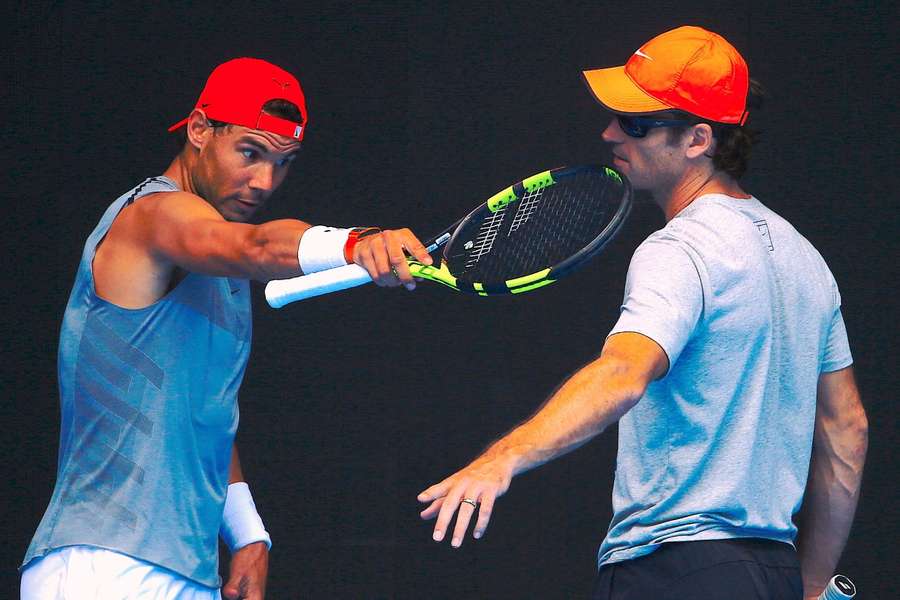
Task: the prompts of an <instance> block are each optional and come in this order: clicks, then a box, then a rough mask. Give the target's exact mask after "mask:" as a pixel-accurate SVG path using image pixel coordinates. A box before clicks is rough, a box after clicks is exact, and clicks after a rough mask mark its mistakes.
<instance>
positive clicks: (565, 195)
mask: <svg viewBox="0 0 900 600" xmlns="http://www.w3.org/2000/svg"><path fill="white" fill-rule="evenodd" d="M631 203H632V193H631V184H629V182H628V180H627V179H626V178H625V176H624V175H622V174H620V173H619V172H618V171H616V170H615V169H613V168H611V167H607V166H579V167H559V168H556V169H551V170H549V171H543V172H541V173H538V174H536V175H532V176H531V177H528V178H526V179H523V180H522V181H520V182H518V183H516V184H513V185H511V186H509V187H508V188H506V189H504V190H501V191H500V192H498V193H496V194H494V195H493V196H491V197H490V198H489V199H488V200H487V201H486V202H484V203H483V204H481V205H480V206H478V207H477V208H475V210H473V211H471V212H470V213H469V214H468V215H466V216H465V217H463V218H462V219H460V220H459V221H457V222H456V223H454V224H453V225H451V226H450V227H448V228H446V229H445V230H444V231H442V232H441V233H440V234H438V235H436V236H435V237H434V238H432V239H431V240H430V241H428V242H427V243H426V244H425V246H426V249H427V251H428V252H429V254H430V253H433V252H435V251H436V250H437V249H439V248H443V252H442V254H441V260H440V261H435V265H425V264H422V263H420V262H418V261H416V260H414V259H412V258H410V259H409V270H410V272H411V273H412V275H413V276H414V277H418V278H420V279H424V280H429V281H434V282H437V283H440V284H442V285H444V286H446V287H449V288H451V289H453V290H457V291H460V292H467V293H471V294H477V295H479V296H492V295H497V294H520V293H522V292H529V291H531V290H535V289H538V288H541V287H544V286H545V285H549V284H551V283H553V282H555V281H558V280H559V279H561V278H562V277H565V276H566V275H568V274H569V273H571V272H572V271H574V270H575V269H577V268H578V267H580V266H581V265H583V264H584V263H585V262H587V261H588V260H589V259H590V258H592V257H593V256H595V255H596V254H597V253H599V252H600V251H601V250H602V249H603V247H604V246H605V245H606V244H608V243H609V241H610V240H612V239H613V238H614V237H615V235H616V234H617V233H618V232H619V230H621V228H622V225H623V223H624V222H625V219H626V218H627V217H628V214H629V212H630V211H631ZM370 281H371V278H370V277H369V274H368V272H367V271H366V270H365V269H363V268H362V267H360V266H358V265H355V264H351V265H346V266H343V267H338V268H336V269H330V270H326V271H319V272H318V273H312V274H310V275H304V276H301V277H294V278H292V279H281V280H276V281H270V282H269V283H268V284H267V285H266V300H267V301H268V302H269V305H270V306H272V307H274V308H280V307H282V306H284V305H285V304H288V303H290V302H296V301H298V300H303V299H305V298H311V297H313V296H319V295H321V294H327V293H330V292H335V291H338V290H342V289H346V288H350V287H355V286H358V285H362V284H364V283H368V282H370Z"/></svg>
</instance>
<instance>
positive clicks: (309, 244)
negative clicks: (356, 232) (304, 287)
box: [297, 225, 353, 275]
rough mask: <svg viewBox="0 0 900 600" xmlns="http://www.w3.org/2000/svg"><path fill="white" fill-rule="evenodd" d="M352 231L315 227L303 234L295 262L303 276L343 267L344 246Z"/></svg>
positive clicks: (344, 261)
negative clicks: (296, 261)
mask: <svg viewBox="0 0 900 600" xmlns="http://www.w3.org/2000/svg"><path fill="white" fill-rule="evenodd" d="M351 231H353V230H352V229H340V228H337V227H327V226H325V225H315V226H314V227H310V228H309V229H307V230H306V231H304V232H303V236H301V238H300V246H299V247H298V248H297V260H299V261H300V270H302V271H303V274H304V275H309V274H310V273H315V272H317V271H325V270H327V269H334V268H335V267H343V266H344V265H346V264H347V261H346V259H345V258H344V246H345V245H346V244H347V238H348V237H349V236H350V232H351Z"/></svg>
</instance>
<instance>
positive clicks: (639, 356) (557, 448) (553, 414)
mask: <svg viewBox="0 0 900 600" xmlns="http://www.w3.org/2000/svg"><path fill="white" fill-rule="evenodd" d="M667 369H668V358H667V357H666V354H665V352H663V350H662V348H660V347H659V345H657V343H656V342H654V341H653V340H651V339H650V338H648V337H645V336H643V335H640V334H638V333H618V334H616V335H613V336H610V337H609V338H608V339H607V340H606V344H605V345H604V347H603V352H602V353H601V354H600V357H599V358H598V359H596V360H594V361H593V362H591V363H589V364H587V365H586V366H584V367H582V368H581V369H580V370H579V371H578V372H576V373H575V374H574V375H573V376H572V377H571V378H569V380H567V381H566V382H565V383H564V384H563V385H562V387H560V388H559V390H557V392H556V393H555V394H553V396H552V397H551V398H550V399H549V400H548V401H547V402H546V403H545V404H544V406H543V407H542V408H541V409H540V410H539V411H538V412H537V413H535V414H534V415H533V416H532V417H531V418H529V419H528V420H527V421H525V422H524V423H522V424H521V425H519V426H518V427H516V428H515V429H513V430H512V431H511V432H510V433H509V434H507V435H506V436H504V437H503V438H501V439H500V440H498V441H497V442H495V443H494V444H492V445H491V446H490V447H489V448H488V449H487V450H486V451H485V452H484V453H483V454H482V455H481V456H479V457H478V458H476V459H475V460H474V461H473V462H472V463H471V464H469V465H468V466H467V467H465V468H464V469H462V470H460V471H459V472H457V473H455V474H453V475H451V476H450V477H448V478H446V479H444V480H443V481H441V482H440V483H437V484H435V485H433V486H431V487H429V488H428V489H426V490H425V491H423V492H422V493H421V494H419V497H418V499H419V501H420V502H429V503H430V504H429V506H428V507H427V508H426V509H425V510H423V511H422V512H421V517H422V518H423V519H432V518H434V517H437V522H436V523H435V526H434V533H433V536H432V537H433V538H434V540H435V541H441V540H442V539H444V534H445V533H446V531H447V528H448V525H449V524H450V520H451V519H452V518H453V515H454V514H455V513H457V511H458V515H457V519H456V527H455V528H454V531H453V536H452V541H451V545H452V546H454V547H458V546H459V545H460V544H462V539H463V536H464V535H465V532H466V529H467V528H468V525H469V521H470V520H471V518H472V514H473V513H474V512H475V507H474V506H472V503H471V502H470V501H474V502H475V503H480V505H481V506H480V509H479V514H478V521H477V522H476V524H475V527H474V530H473V537H475V538H476V539H477V538H480V537H481V536H482V535H483V534H484V531H485V529H486V528H487V526H488V522H489V521H490V518H491V513H492V511H493V508H494V502H495V500H496V499H497V497H498V496H501V495H502V494H504V493H505V492H506V490H507V489H508V488H509V484H510V481H511V480H512V478H513V477H514V476H515V475H518V474H519V473H524V472H525V471H528V470H529V469H533V468H534V467H537V466H539V465H542V464H544V463H545V462H548V461H550V460H553V459H554V458H556V457H558V456H561V455H563V454H565V453H566V452H569V451H571V450H574V449H575V448H577V447H579V446H581V445H582V444H584V443H585V442H587V441H588V440H590V439H591V438H593V437H594V436H595V435H597V434H599V433H600V432H601V431H603V430H604V429H606V427H608V426H609V425H610V424H611V423H614V422H615V421H617V420H618V419H619V418H621V417H622V415H624V414H625V413H626V412H628V410H630V409H631V407H633V406H634V405H635V404H637V402H638V400H640V398H641V396H643V394H644V390H645V389H646V387H647V385H648V384H649V383H650V382H651V381H653V380H654V379H656V378H658V377H661V376H662V375H663V374H665V372H666V370H667Z"/></svg>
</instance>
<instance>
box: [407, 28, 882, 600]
mask: <svg viewBox="0 0 900 600" xmlns="http://www.w3.org/2000/svg"><path fill="white" fill-rule="evenodd" d="M584 76H585V79H586V81H587V84H588V86H589V88H590V89H591V91H592V93H593V94H594V96H595V97H596V98H597V100H599V102H600V103H601V104H602V105H603V106H604V107H605V108H606V109H607V110H608V111H609V112H611V113H612V114H613V118H612V120H611V122H610V124H609V126H608V127H607V128H606V130H605V131H604V132H603V139H604V140H606V141H607V142H609V143H610V144H612V154H613V157H614V162H615V165H616V166H617V167H618V169H619V170H620V171H621V172H623V173H625V174H626V175H627V176H628V177H629V178H630V180H631V182H632V184H633V186H634V188H635V189H639V190H645V191H647V192H649V193H650V195H651V196H652V197H653V200H654V201H655V202H656V203H657V204H658V205H659V206H660V208H661V209H662V210H663V212H664V213H665V217H666V221H667V224H666V226H665V227H664V228H663V229H661V230H659V231H657V232H655V233H653V234H652V235H650V236H649V237H648V238H647V240H645V241H644V242H643V243H642V244H641V245H640V247H639V248H638V249H637V250H636V251H635V254H634V256H633V258H632V261H631V264H630V266H629V270H628V277H627V281H626V284H625V298H624V302H623V304H622V309H621V314H620V317H619V320H618V322H617V323H616V325H615V326H614V327H613V329H612V331H611V332H610V334H609V335H608V337H607V338H606V342H605V344H604V346H603V350H602V353H601V355H600V357H599V358H598V359H597V360H595V361H593V362H591V363H589V364H588V365H586V366H584V367H583V368H581V369H580V370H579V371H577V372H576V373H575V374H574V375H572V377H571V378H570V379H569V380H568V381H566V382H565V383H564V384H563V385H562V386H561V387H560V388H559V390H558V391H557V392H556V393H554V395H553V396H552V397H551V398H550V399H549V400H548V401H547V402H546V404H545V405H544V406H543V407H542V408H541V409H540V410H539V411H538V412H537V413H536V414H535V415H534V416H532V417H531V418H530V419H528V420H526V421H525V422H524V423H522V424H521V425H519V426H518V427H516V428H515V429H513V431H512V432H510V433H509V434H507V435H506V436H504V437H503V438H501V439H500V440H498V441H497V442H495V443H494V444H492V445H491V446H490V447H489V448H488V449H487V450H486V451H485V452H484V453H483V454H482V455H481V456H479V457H478V458H476V459H475V460H474V461H473V462H472V463H471V464H469V465H468V466H467V467H465V468H464V469H462V470H460V471H459V472H457V473H455V474H453V475H451V476H450V477H448V478H446V479H444V480H443V481H441V482H440V483H437V484H435V485H433V486H431V487H429V488H428V489H426V490H424V491H423V492H422V493H421V494H420V495H419V501H421V502H425V503H429V505H428V506H427V508H425V510H423V511H422V513H421V516H422V517H423V518H434V517H437V521H436V524H435V527H434V532H433V537H434V539H435V540H436V541H441V540H442V539H443V538H444V537H445V534H446V532H447V531H448V530H449V529H450V527H451V520H452V518H453V516H454V514H456V524H455V526H454V527H453V531H452V535H451V545H452V546H454V547H457V546H459V545H460V544H461V543H462V539H463V536H464V534H465V532H466V530H467V528H468V525H469V523H470V521H471V519H472V517H473V515H474V513H475V512H476V511H477V512H478V517H477V521H476V523H475V525H474V529H473V537H475V538H479V537H481V536H482V535H483V534H484V531H485V528H486V527H487V525H488V521H489V519H490V516H491V513H492V510H493V508H494V503H495V500H496V498H497V497H498V496H500V495H502V494H503V493H505V492H506V490H507V489H508V487H509V485H510V481H511V479H512V477H513V476H514V475H517V474H519V473H522V472H524V471H527V470H529V469H531V468H534V467H536V466H538V465H541V464H543V463H545V462H547V461H549V460H552V459H553V458H556V457H557V456H560V455H562V454H564V453H566V452H568V451H570V450H572V449H574V448H577V447H578V446H580V445H581V444H583V443H585V442H587V441H588V440H590V439H591V438H592V437H593V436H595V435H597V434H599V433H600V432H601V431H603V430H604V429H605V428H606V427H608V426H609V425H610V424H612V423H614V422H616V421H618V423H619V452H618V459H617V468H616V477H615V484H614V490H613V509H614V516H613V520H612V523H611V524H610V527H609V531H608V534H607V536H606V538H605V539H604V541H603V543H602V545H601V547H600V550H599V553H598V567H599V574H598V577H597V580H596V582H595V588H594V597H595V598H597V599H610V598H611V599H623V600H624V599H648V598H654V599H664V598H679V599H684V598H697V599H700V598H702V599H706V600H708V599H713V598H715V599H718V598H731V599H734V600H745V599H747V600H749V599H754V600H756V599H759V600H762V599H771V598H779V599H789V598H794V599H798V600H799V599H800V598H815V597H816V596H817V595H818V594H819V593H820V592H822V590H823V589H824V587H825V585H826V584H827V582H828V580H829V578H830V577H831V574H832V572H833V569H834V568H835V565H836V563H837V560H838V558H839V556H840V553H841V550H842V548H843V545H844V542H845V541H846V538H847V535H848V533H849V529H850V524H851V521H852V518H853V513H854V511H855V507H856V502H857V499H858V495H859V485H860V478H861V473H862V466H863V462H864V457H865V450H866V444H867V421H866V416H865V413H864V411H863V408H862V404H861V402H860V398H859V393H858V391H857V388H856V384H855V382H854V377H853V370H852V368H851V366H850V365H851V364H852V358H851V355H850V348H849V344H848V341H847V334H846V330H845V327H844V322H843V318H842V316H841V310H840V294H839V293H838V289H837V285H836V283H835V281H834V278H833V277H832V275H831V272H830V271H829V269H828V267H827V266H826V264H825V262H824V261H823V260H822V257H821V256H820V255H819V253H818V252H817V251H816V250H815V249H814V248H813V247H812V246H811V245H810V244H809V242H808V241H807V240H806V239H804V238H803V237H802V236H801V235H800V234H799V233H797V231H796V230H795V229H794V228H793V227H792V226H791V225H790V224H789V223H787V222H786V221H785V220H784V219H782V218H781V217H779V216H778V215H777V214H775V213H774V212H772V211H771V210H770V209H768V208H766V207H765V206H764V205H763V204H762V203H761V202H760V201H759V200H757V199H756V198H754V197H753V196H751V195H749V194H747V193H746V192H745V191H744V190H743V189H742V188H741V186H740V184H739V183H738V179H739V178H740V176H741V175H742V174H743V172H744V170H745V169H746V166H747V159H748V157H749V150H750V146H751V145H752V143H753V135H752V134H751V133H750V132H748V131H747V130H746V129H745V126H744V124H745V123H746V121H747V118H748V104H749V107H750V108H753V107H754V105H758V103H757V102H754V100H755V98H754V97H755V95H756V94H755V88H756V86H755V84H754V85H753V86H751V81H750V79H749V76H748V69H747V65H746V63H745V62H744V59H743V58H742V57H741V56H740V54H739V53H738V52H737V50H735V49H734V48H733V47H732V46H731V45H730V44H729V43H728V42H727V41H726V40H725V39H723V38H722V37H720V36H718V35H716V34H714V33H711V32H709V31H706V30H704V29H701V28H699V27H680V28H678V29H674V30H672V31H669V32H666V33H664V34H662V35H659V36H657V37H656V38H654V39H653V40H651V41H649V42H648V43H647V44H645V45H643V46H641V47H640V48H639V49H638V50H637V51H635V53H634V54H633V55H632V56H631V58H629V60H628V62H627V63H626V64H625V65H624V66H622V67H615V68H609V69H598V70H591V71H586V72H585V73H584ZM748 100H749V101H750V102H748ZM801 504H802V505H803V513H804V514H803V527H802V529H801V530H800V532H799V539H797V538H798V531H797V528H796V526H795V525H794V523H793V521H792V517H793V516H794V515H795V514H796V513H797V512H798V511H799V510H800V508H801ZM795 541H796V542H797V546H798V547H799V553H798V552H797V551H796V550H795V546H794V544H795Z"/></svg>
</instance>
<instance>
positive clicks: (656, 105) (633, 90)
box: [582, 66, 672, 114]
mask: <svg viewBox="0 0 900 600" xmlns="http://www.w3.org/2000/svg"><path fill="white" fill-rule="evenodd" d="M582 75H583V76H584V81H585V82H586V83H587V85H588V87H589V88H590V90H591V92H592V93H593V94H594V97H595V98H596V99H597V101H598V102H600V104H602V105H603V106H605V107H606V108H607V109H609V110H611V111H612V112H616V113H635V114H639V113H650V112H658V111H661V110H672V107H671V106H669V105H668V104H663V103H662V102H660V101H659V100H657V99H656V98H654V97H653V96H651V95H650V94H648V93H647V92H645V91H644V90H642V89H641V88H639V87H638V86H637V85H636V84H635V83H634V82H633V81H632V80H631V78H630V77H628V75H627V74H626V73H625V67H624V66H623V67H610V68H608V69H592V70H590V71H582Z"/></svg>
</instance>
